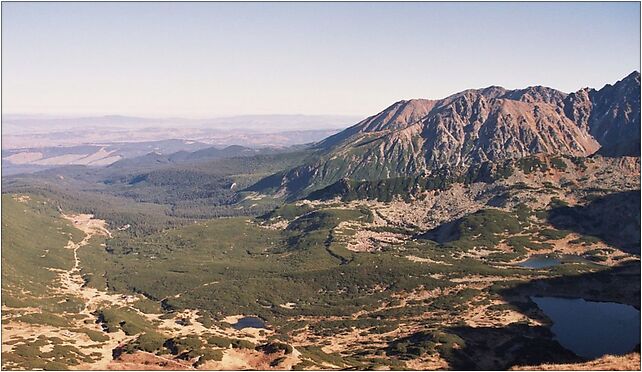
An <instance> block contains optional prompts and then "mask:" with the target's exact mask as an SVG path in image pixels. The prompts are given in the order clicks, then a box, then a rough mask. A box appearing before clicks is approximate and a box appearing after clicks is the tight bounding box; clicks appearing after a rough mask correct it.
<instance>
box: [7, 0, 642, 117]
mask: <svg viewBox="0 0 642 372" xmlns="http://www.w3.org/2000/svg"><path fill="white" fill-rule="evenodd" d="M639 58H640V4H639V3H614V2H608V3H606V2H605V3H595V2H594V3H576V2H565V3H550V2H548V3H389V2H387V3H318V2H316V3H122V2H121V3H74V2H66V3H47V2H41V3H7V2H3V3H2V110H3V113H5V114H6V113H12V114H15V113H20V114H57V115H61V114H64V115H114V114H119V115H137V116H148V117H166V116H176V117H178V116H180V117H194V118H199V117H200V118H202V117H213V116H229V115H242V114H333V115H360V116H365V115H371V114H374V113H376V112H378V111H381V110H382V109H383V108H385V107H387V106H389V105H390V104H392V103H393V102H395V101H398V100H401V99H411V98H431V99H438V98H443V97H445V96H448V95H450V94H453V93H456V92H458V91H461V90H464V89H468V88H481V87H486V86H489V85H500V86H503V87H505V88H509V89H514V88H523V87H526V86H530V85H544V86H550V87H553V88H556V89H559V90H562V91H565V92H571V91H576V90H578V89H580V88H582V87H586V86H590V87H596V88H600V87H602V86H604V84H607V83H614V82H615V81H617V80H619V79H621V78H623V77H624V76H626V75H628V74H629V73H630V72H632V71H633V70H638V71H639V70H640V60H639Z"/></svg>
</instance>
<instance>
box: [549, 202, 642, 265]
mask: <svg viewBox="0 0 642 372" xmlns="http://www.w3.org/2000/svg"><path fill="white" fill-rule="evenodd" d="M548 221H549V222H550V223H551V224H552V225H553V226H555V227H556V228H557V229H560V230H571V231H575V232H577V233H579V234H582V235H590V236H593V237H596V238H599V239H601V240H603V241H604V242H605V243H607V244H609V245H611V246H613V247H616V248H618V249H621V250H623V251H625V252H629V253H633V254H640V190H635V191H624V192H616V193H612V194H608V195H606V196H603V197H598V198H595V199H593V200H592V201H591V202H590V203H588V204H587V205H584V206H575V207H570V206H567V205H559V206H557V207H554V208H552V209H551V210H550V211H549V213H548Z"/></svg>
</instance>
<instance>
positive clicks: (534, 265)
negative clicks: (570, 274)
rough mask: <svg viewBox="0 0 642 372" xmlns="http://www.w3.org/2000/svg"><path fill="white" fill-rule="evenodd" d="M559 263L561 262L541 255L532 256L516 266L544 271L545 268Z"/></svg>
mask: <svg viewBox="0 0 642 372" xmlns="http://www.w3.org/2000/svg"><path fill="white" fill-rule="evenodd" d="M560 263H561V261H560V260H559V259H558V258H555V257H552V256H547V255H542V254H536V255H534V256H531V257H529V258H528V259H527V260H526V261H522V262H520V263H518V264H517V265H519V266H521V267H525V268H527V269H544V268H547V267H553V266H557V265H559V264H560Z"/></svg>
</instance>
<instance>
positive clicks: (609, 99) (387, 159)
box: [281, 72, 640, 194]
mask: <svg viewBox="0 0 642 372" xmlns="http://www.w3.org/2000/svg"><path fill="white" fill-rule="evenodd" d="M317 148H318V149H319V153H318V158H317V159H316V160H315V161H312V162H310V163H308V164H306V165H304V166H301V167H298V168H295V169H293V170H291V171H290V172H287V173H286V174H284V175H283V178H282V182H281V185H282V189H284V190H287V191H288V192H290V193H299V194H305V193H307V192H310V191H313V190H314V189H319V188H322V187H325V186H327V185H329V184H331V183H334V182H337V181H338V180H340V179H343V178H349V179H355V180H363V179H365V180H376V179H385V178H392V177H404V176H408V175H417V174H420V175H431V174H433V173H434V172H435V171H440V172H441V171H443V170H444V169H454V168H462V167H468V166H471V165H474V164H479V163H482V162H496V161H500V160H506V159H514V158H521V157H525V156H529V155H534V154H549V155H550V154H560V155H572V156H580V157H584V156H589V155H592V154H594V153H596V152H597V151H598V150H599V151H600V154H601V155H604V156H623V155H627V156H639V155H640V74H639V73H638V72H634V73H632V74H631V75H629V76H627V77H626V78H625V79H623V80H622V81H619V82H617V83H616V84H615V85H613V86H611V85H607V86H605V87H604V88H602V89H600V90H594V89H588V88H586V89H582V90H580V91H578V92H575V93H571V94H565V93H562V92H560V91H557V90H555V89H552V88H547V87H542V86H535V87H529V88H525V89H519V90H506V89H504V88H501V87H496V86H491V87H488V88H484V89H477V90H466V91H463V92H460V93H457V94H454V95H452V96H449V97H447V98H444V99H442V100H425V99H413V100H408V101H399V102H396V103H395V104H393V105H391V106H390V107H388V108H386V109H385V110H383V111H382V112H380V113H378V114H376V115H374V116H371V117H369V118H367V119H365V120H363V121H361V122H360V123H357V124H356V125H354V126H352V127H350V128H348V129H346V130H344V131H342V132H340V133H338V134H336V135H334V136H331V137H329V138H327V139H325V140H324V141H322V142H320V143H319V144H318V145H317Z"/></svg>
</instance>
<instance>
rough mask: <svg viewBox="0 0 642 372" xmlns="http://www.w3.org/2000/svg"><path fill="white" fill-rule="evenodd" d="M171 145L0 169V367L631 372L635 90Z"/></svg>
mask: <svg viewBox="0 0 642 372" xmlns="http://www.w3.org/2000/svg"><path fill="white" fill-rule="evenodd" d="M174 145H176V144H175V143H172V146H174ZM186 145H187V147H185V146H186ZM167 146H169V144H167ZM171 149H172V150H175V151H169V150H168V151H164V152H162V153H159V152H152V151H154V150H152V151H149V152H147V151H146V150H145V151H143V153H136V154H135V155H132V156H127V157H126V158H125V156H123V157H124V158H125V159H121V160H118V161H115V162H111V163H109V164H95V166H88V165H87V164H85V163H82V162H81V163H78V164H72V165H67V166H60V167H58V166H56V167H51V168H49V169H46V170H41V171H38V172H33V173H19V174H5V175H3V178H2V185H3V195H2V204H3V208H2V232H3V235H2V251H3V254H2V266H3V271H2V294H3V296H2V331H3V332H2V368H3V369H54V370H59V369H205V370H212V369H218V370H220V369H226V370H229V369H265V370H271V369H279V370H283V369H287V370H291V369H296V370H299V369H308V370H318V369H324V370H325V369H359V370H364V369H376V370H390V369H392V370H405V369H415V370H435V369H455V370H471V369H483V370H489V369H493V370H505V369H542V370H549V369H556V368H559V369H569V368H570V369H573V368H574V367H575V368H579V369H628V368H630V366H635V365H638V366H639V363H640V341H639V340H640V321H639V310H640V301H641V300H640V244H641V243H640V172H641V168H640V74H639V73H638V72H633V73H632V74H630V75H628V76H626V77H624V78H623V79H622V80H620V81H618V82H616V83H614V84H613V85H607V86H605V87H603V88H601V89H590V88H585V89H581V90H579V91H577V92H575V93H571V94H566V93H563V92H560V91H557V90H555V89H552V88H546V87H541V86H537V87H529V88H525V89H519V90H507V89H504V88H501V87H496V86H491V87H488V88H483V89H475V90H466V91H463V92H461V93H457V94H454V95H452V96H449V97H447V98H444V99H441V100H425V99H413V100H407V101H400V102H397V103H395V104H393V105H391V106H390V107H388V108H386V109H385V110H383V111H382V112H380V113H378V114H376V115H373V116H371V117H368V118H366V119H364V120H363V121H360V122H358V123H357V124H355V125H353V126H351V127H349V128H347V129H345V130H343V131H340V132H338V133H336V134H333V135H330V136H329V137H327V138H325V139H323V140H321V141H318V142H315V143H313V144H307V145H305V144H298V145H293V146H289V147H278V148H275V147H263V148H248V147H244V146H229V147H226V148H223V149H221V148H212V147H211V146H209V145H207V144H203V143H198V142H196V143H187V142H183V143H182V144H180V148H174V147H172V148H171ZM93 150H94V149H93V148H92V151H93ZM138 150H139V149H137V151H138ZM96 151H99V150H96ZM115 151H116V150H115ZM118 151H124V150H122V149H120V150H118ZM141 151H142V150H141ZM5 155H6V156H15V155H11V154H10V153H9V152H6V153H5V151H3V161H4V159H5V157H6V156H5ZM14 160H15V159H14ZM542 299H544V300H549V301H557V300H560V301H561V299H565V300H569V301H570V300H573V301H581V305H582V306H586V307H587V308H590V309H593V310H591V311H592V312H591V314H594V315H595V316H596V317H597V319H603V320H604V321H605V322H606V321H607V320H612V321H614V322H620V323H619V324H625V325H626V326H625V327H624V330H622V331H621V332H620V334H619V336H620V337H616V336H617V335H616V336H613V337H614V339H613V341H612V342H611V343H612V344H613V345H615V346H616V347H617V349H613V350H611V349H605V348H600V347H598V346H599V345H598V346H595V345H596V344H599V341H597V340H598V339H599V337H601V336H600V335H599V332H601V330H599V329H592V328H591V327H586V325H584V324H579V323H578V324H575V323H572V322H569V324H564V325H565V326H567V328H565V329H566V330H567V332H577V334H579V335H582V336H581V337H582V338H585V339H594V340H596V342H594V344H593V345H589V346H592V347H594V349H595V350H594V349H591V351H592V352H594V353H593V354H590V356H588V354H585V353H584V352H583V351H584V349H581V348H580V347H578V345H577V344H576V343H574V342H569V341H568V338H567V337H565V336H567V335H565V334H563V333H562V330H560V324H558V321H557V319H558V318H557V317H556V316H557V315H558V314H557V313H554V312H551V311H550V309H548V308H545V307H544V306H543V305H540V303H542V301H544V300H542ZM551 299H553V300H551ZM565 304H566V303H562V302H560V303H556V306H558V307H559V308H556V310H557V311H559V312H562V313H563V315H567V318H574V317H573V316H568V314H572V311H574V310H573V309H576V308H574V307H573V306H579V305H578V304H577V303H575V302H573V303H569V304H566V305H565ZM600 304H609V306H614V307H617V308H618V309H620V310H619V311H617V312H616V311H614V312H612V313H610V314H608V313H606V314H605V313H603V312H601V311H603V310H600V309H601V308H600ZM540 306H541V307H540ZM563 306H568V307H563ZM569 309H570V310H569ZM613 314H616V315H617V314H619V315H621V316H622V318H614V319H611V318H609V316H613V317H615V316H616V315H613ZM629 314H637V317H631V316H630V315H629ZM600 317H601V318H600ZM573 327H575V328H573ZM568 329H570V331H568ZM616 333H617V332H616ZM578 337H579V336H576V338H578ZM631 340H633V341H631Z"/></svg>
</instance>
